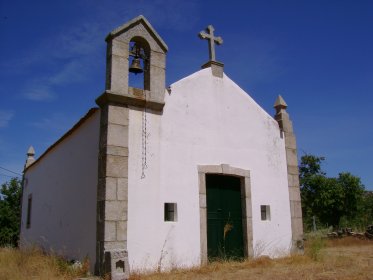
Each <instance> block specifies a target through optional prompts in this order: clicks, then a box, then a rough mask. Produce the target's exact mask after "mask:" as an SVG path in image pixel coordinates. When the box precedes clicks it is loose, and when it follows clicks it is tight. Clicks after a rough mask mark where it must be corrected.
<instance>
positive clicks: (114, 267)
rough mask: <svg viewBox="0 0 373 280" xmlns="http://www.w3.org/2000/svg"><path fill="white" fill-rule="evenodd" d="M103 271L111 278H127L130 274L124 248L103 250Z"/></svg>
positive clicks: (113, 279) (116, 279) (120, 279)
mask: <svg viewBox="0 0 373 280" xmlns="http://www.w3.org/2000/svg"><path fill="white" fill-rule="evenodd" d="M105 273H106V274H110V276H111V278H110V279H111V280H128V279H129V276H130V271H129V262H128V253H127V251H126V250H110V251H106V252H105Z"/></svg>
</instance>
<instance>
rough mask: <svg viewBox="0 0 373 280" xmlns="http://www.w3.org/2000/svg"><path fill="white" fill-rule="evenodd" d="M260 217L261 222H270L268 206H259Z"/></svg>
mask: <svg viewBox="0 0 373 280" xmlns="http://www.w3.org/2000/svg"><path fill="white" fill-rule="evenodd" d="M260 215H261V218H262V221H270V220H271V209H270V207H269V205H260Z"/></svg>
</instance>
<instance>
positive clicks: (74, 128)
mask: <svg viewBox="0 0 373 280" xmlns="http://www.w3.org/2000/svg"><path fill="white" fill-rule="evenodd" d="M98 110H99V108H97V107H94V108H91V109H89V111H88V112H87V113H86V114H85V115H84V116H83V117H82V118H81V119H80V120H79V121H78V122H77V123H76V124H75V125H74V126H73V127H72V128H70V129H69V130H68V131H67V132H66V133H65V134H64V135H62V136H61V138H59V139H58V140H57V141H56V142H54V143H53V144H52V145H51V146H49V148H48V149H46V150H45V152H44V153H43V154H42V155H41V156H40V157H38V159H37V160H35V161H34V162H33V163H32V164H30V165H29V166H27V167H26V168H25V169H24V171H23V173H25V172H26V171H27V170H28V169H29V168H30V167H32V166H34V165H35V164H36V163H37V162H39V161H41V160H42V158H44V157H45V156H46V155H47V154H48V153H49V152H50V151H52V150H53V149H54V148H55V147H57V146H58V144H60V143H61V142H62V141H63V140H65V139H66V138H67V137H69V136H70V135H71V134H73V132H74V131H75V130H77V129H78V128H79V127H80V126H81V125H82V124H83V123H84V122H85V121H86V120H88V119H89V118H90V117H91V116H92V115H93V114H94V113H96V112H97V111H98Z"/></svg>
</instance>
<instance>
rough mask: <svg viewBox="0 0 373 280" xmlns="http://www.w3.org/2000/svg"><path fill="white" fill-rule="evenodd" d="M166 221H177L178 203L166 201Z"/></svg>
mask: <svg viewBox="0 0 373 280" xmlns="http://www.w3.org/2000/svg"><path fill="white" fill-rule="evenodd" d="M164 221H165V222H176V221H177V204H176V203H169V202H166V203H165V204H164Z"/></svg>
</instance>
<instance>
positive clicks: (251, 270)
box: [130, 238, 373, 280]
mask: <svg viewBox="0 0 373 280" xmlns="http://www.w3.org/2000/svg"><path fill="white" fill-rule="evenodd" d="M317 244H319V243H317ZM312 246H314V245H312V244H310V243H309V244H307V245H306V254H305V255H304V256H291V257H286V258H281V259H275V260H271V259H270V258H259V259H255V260H248V261H245V262H214V263H211V264H209V265H206V266H203V267H200V268H195V269H187V270H181V269H178V270H174V271H170V272H167V273H153V274H148V275H139V274H136V275H131V278H130V280H161V279H162V280H169V279H173V280H182V279H196V280H206V279H214V280H224V279H261V280H274V279H275V280H288V279H294V280H299V279H301V280H329V279H330V280H332V279H338V280H344V279H346V280H347V279H348V280H354V279H359V280H360V279H361V280H373V242H372V241H370V242H369V241H362V240H357V239H354V238H352V239H349V238H347V239H345V240H332V241H325V242H324V243H323V246H324V247H322V248H320V250H319V252H318V253H319V256H318V258H314V256H313V254H314V252H312V250H313V249H314V248H312ZM317 246H318V245H317Z"/></svg>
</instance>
